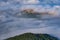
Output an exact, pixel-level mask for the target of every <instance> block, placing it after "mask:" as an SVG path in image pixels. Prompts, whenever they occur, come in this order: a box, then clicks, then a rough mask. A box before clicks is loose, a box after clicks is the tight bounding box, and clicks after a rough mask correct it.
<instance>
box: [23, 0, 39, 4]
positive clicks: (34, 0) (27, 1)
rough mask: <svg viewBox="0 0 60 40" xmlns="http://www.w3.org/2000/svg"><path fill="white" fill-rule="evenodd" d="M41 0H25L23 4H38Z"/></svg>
mask: <svg viewBox="0 0 60 40" xmlns="http://www.w3.org/2000/svg"><path fill="white" fill-rule="evenodd" d="M38 3H39V0H23V4H38Z"/></svg>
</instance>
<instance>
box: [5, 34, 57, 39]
mask: <svg viewBox="0 0 60 40" xmlns="http://www.w3.org/2000/svg"><path fill="white" fill-rule="evenodd" d="M5 40H58V39H57V38H56V37H52V36H50V35H48V34H33V33H24V34H21V35H19V36H15V37H11V38H8V39H5Z"/></svg>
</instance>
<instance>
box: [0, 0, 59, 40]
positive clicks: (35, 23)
mask: <svg viewBox="0 0 60 40" xmlns="http://www.w3.org/2000/svg"><path fill="white" fill-rule="evenodd" d="M23 9H34V10H36V11H38V12H49V13H52V14H53V15H52V16H54V18H52V17H51V16H42V18H43V19H45V17H47V18H48V19H45V20H39V19H35V18H18V17H16V16H14V15H15V14H16V13H17V15H20V11H21V10H23ZM7 16H8V17H7ZM57 16H58V17H60V0H0V40H3V39H5V38H8V37H11V36H15V35H19V34H21V33H25V32H32V33H47V34H51V35H53V36H56V37H58V38H60V18H58V17H57ZM49 18H50V19H49Z"/></svg>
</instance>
